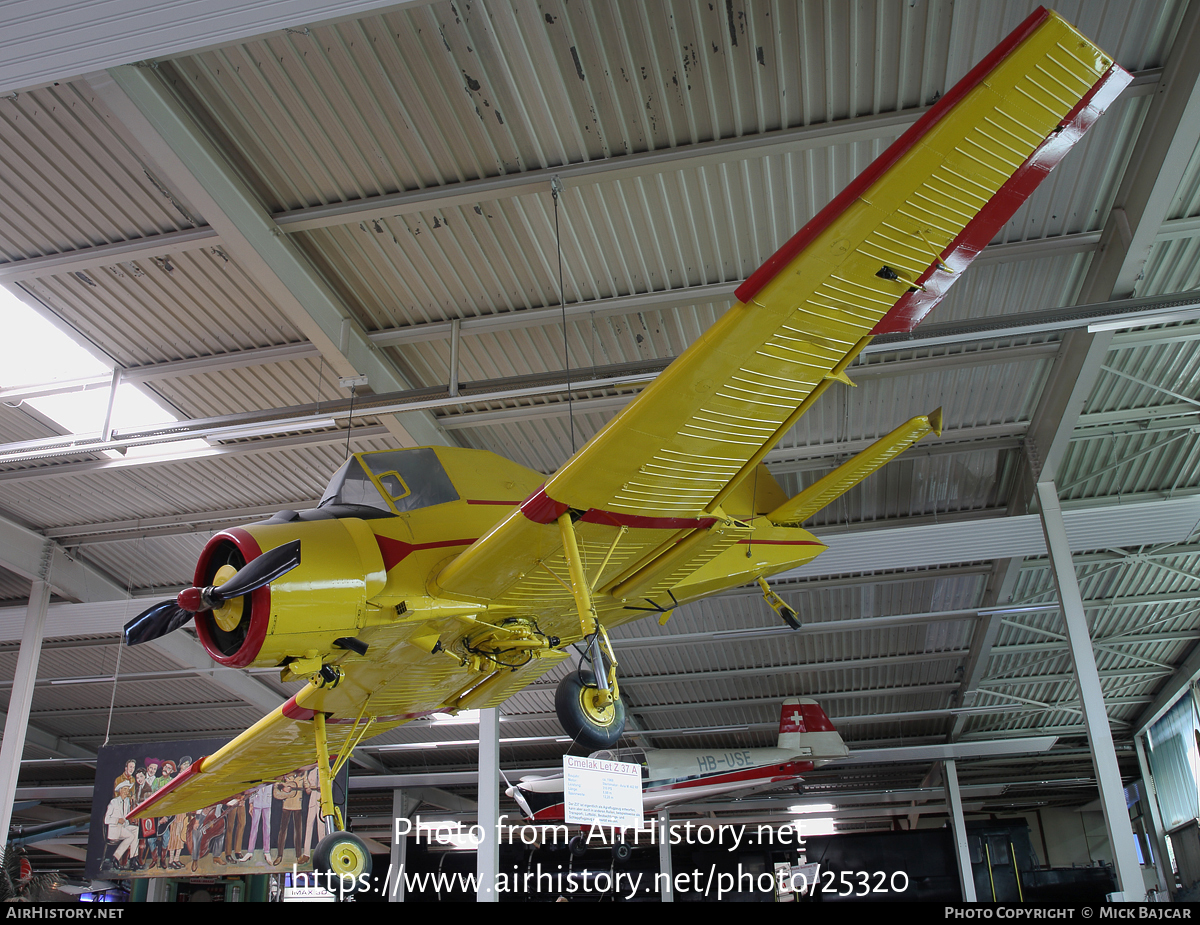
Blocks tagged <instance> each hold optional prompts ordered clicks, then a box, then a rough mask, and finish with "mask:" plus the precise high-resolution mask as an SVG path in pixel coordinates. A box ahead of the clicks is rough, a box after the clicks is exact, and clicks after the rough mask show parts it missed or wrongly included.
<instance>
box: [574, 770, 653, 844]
mask: <svg viewBox="0 0 1200 925" xmlns="http://www.w3.org/2000/svg"><path fill="white" fill-rule="evenodd" d="M563 789H564V796H565V803H566V821H567V822H574V823H578V824H581V825H588V824H593V823H597V822H598V823H600V824H601V825H606V826H614V827H617V828H623V829H631V828H641V825H642V821H643V817H642V768H641V765H637V764H625V763H624V762H620V761H605V760H603V759H599V758H576V757H574V756H573V755H564V756H563Z"/></svg>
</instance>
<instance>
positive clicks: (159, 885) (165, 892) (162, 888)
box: [146, 877, 171, 903]
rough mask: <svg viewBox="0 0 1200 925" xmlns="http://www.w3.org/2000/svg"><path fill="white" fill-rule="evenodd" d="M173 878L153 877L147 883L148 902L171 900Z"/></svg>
mask: <svg viewBox="0 0 1200 925" xmlns="http://www.w3.org/2000/svg"><path fill="white" fill-rule="evenodd" d="M170 893H171V878H170V877H151V878H150V882H149V883H147V884H146V902H148V903H165V902H168V901H169V900H170Z"/></svg>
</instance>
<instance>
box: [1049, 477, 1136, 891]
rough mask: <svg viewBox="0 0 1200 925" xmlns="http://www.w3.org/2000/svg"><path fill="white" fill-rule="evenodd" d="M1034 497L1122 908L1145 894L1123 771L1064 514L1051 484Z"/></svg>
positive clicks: (1056, 491) (1056, 492) (1055, 490)
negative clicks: (1089, 630)
mask: <svg viewBox="0 0 1200 925" xmlns="http://www.w3.org/2000/svg"><path fill="white" fill-rule="evenodd" d="M1037 497H1038V503H1039V505H1040V506H1041V511H1042V530H1043V531H1044V532H1045V534H1046V549H1047V550H1048V551H1049V554H1050V569H1051V572H1052V573H1053V575H1054V584H1055V586H1056V587H1057V588H1058V601H1059V606H1060V607H1061V608H1062V614H1063V621H1064V622H1065V623H1066V627H1067V641H1068V643H1069V645H1070V651H1071V661H1072V664H1073V665H1074V667H1075V680H1076V683H1077V684H1078V685H1079V700H1080V705H1081V706H1082V707H1083V722H1084V726H1085V727H1086V729H1087V735H1088V745H1089V746H1090V747H1091V750H1092V764H1093V765H1094V767H1095V768H1096V781H1097V782H1098V783H1099V785H1100V805H1101V808H1102V809H1103V810H1104V825H1105V827H1106V828H1107V829H1108V843H1109V845H1111V846H1112V852H1113V861H1114V865H1113V866H1114V869H1115V871H1116V874H1117V884H1118V888H1119V889H1120V890H1121V894H1120V895H1119V896H1118V897H1114V898H1118V899H1122V900H1124V901H1126V902H1141V901H1142V900H1144V899H1145V893H1146V891H1145V886H1144V884H1143V881H1142V869H1141V866H1140V865H1139V864H1138V859H1137V848H1136V847H1135V846H1134V842H1133V828H1132V827H1131V826H1130V824H1129V810H1128V809H1127V808H1126V806H1125V790H1124V787H1123V786H1122V785H1121V770H1120V768H1119V767H1118V766H1117V753H1116V750H1115V749H1114V748H1113V741H1112V730H1111V729H1110V728H1109V725H1108V714H1107V713H1106V712H1105V709H1104V694H1103V692H1102V691H1101V689H1100V675H1099V674H1098V673H1097V671H1096V656H1095V653H1093V652H1092V639H1091V636H1090V634H1089V632H1088V625H1087V618H1086V617H1085V616H1084V613H1083V599H1082V597H1081V596H1080V594H1079V582H1078V581H1077V579H1076V577H1075V564H1074V562H1073V561H1072V559H1071V547H1070V546H1069V545H1067V530H1066V527H1065V526H1064V525H1063V517H1062V508H1061V507H1060V506H1059V503H1058V489H1057V488H1056V487H1055V484H1054V483H1053V482H1038V483H1037Z"/></svg>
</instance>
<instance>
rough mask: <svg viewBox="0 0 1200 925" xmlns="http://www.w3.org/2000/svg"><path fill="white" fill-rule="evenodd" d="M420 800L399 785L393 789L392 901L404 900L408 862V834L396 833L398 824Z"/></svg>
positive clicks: (390, 865) (390, 871) (389, 883)
mask: <svg viewBox="0 0 1200 925" xmlns="http://www.w3.org/2000/svg"><path fill="white" fill-rule="evenodd" d="M418 802H419V801H418V800H417V799H415V798H414V797H411V796H409V795H408V794H406V793H405V792H404V791H403V790H402V789H400V788H399V787H397V788H396V789H395V790H393V791H392V851H391V855H390V857H389V859H388V864H389V867H388V873H389V875H390V876H389V877H388V879H387V885H388V896H387V901H388V902H390V903H402V902H404V870H405V868H406V867H407V864H408V836H406V835H399V836H398V835H397V834H396V824H397V823H398V822H399V821H400V820H401V819H407V818H408V817H409V816H410V815H411V814H412V811H413V809H414V808H416V806H417V803H418Z"/></svg>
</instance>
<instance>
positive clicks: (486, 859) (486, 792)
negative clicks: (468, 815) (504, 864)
mask: <svg viewBox="0 0 1200 925" xmlns="http://www.w3.org/2000/svg"><path fill="white" fill-rule="evenodd" d="M499 815H500V711H499V710H498V709H496V708H495V707H492V708H491V709H488V710H480V711H479V828H480V829H481V830H482V831H483V842H482V843H481V844H480V845H479V852H478V855H477V860H476V867H475V871H476V873H477V874H478V875H479V888H478V892H477V893H476V895H475V899H476V901H477V902H481V903H494V902H499V901H500V897H499V896H498V895H497V894H496V875H497V874H498V873H499V872H500V845H499V839H498V838H497V832H496V817H497V816H499Z"/></svg>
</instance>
